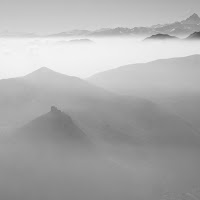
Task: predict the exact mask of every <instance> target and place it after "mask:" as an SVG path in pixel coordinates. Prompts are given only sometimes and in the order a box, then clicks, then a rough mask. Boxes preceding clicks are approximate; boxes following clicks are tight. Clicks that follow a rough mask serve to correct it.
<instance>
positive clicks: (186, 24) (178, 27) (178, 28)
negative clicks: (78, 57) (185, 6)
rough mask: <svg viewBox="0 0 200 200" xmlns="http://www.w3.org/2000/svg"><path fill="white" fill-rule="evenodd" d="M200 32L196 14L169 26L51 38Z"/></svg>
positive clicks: (100, 31) (181, 34) (162, 25)
mask: <svg viewBox="0 0 200 200" xmlns="http://www.w3.org/2000/svg"><path fill="white" fill-rule="evenodd" d="M197 31H200V17H199V16H198V15H197V14H196V13H194V14H193V15H191V16H190V17H188V18H187V19H185V20H183V21H180V22H178V21H177V22H174V23H169V24H158V25H153V26H150V27H134V28H124V27H117V28H113V29H112V28H103V29H99V30H95V31H88V30H74V31H69V32H62V33H58V34H53V35H50V36H51V37H61V36H62V37H69V36H71V37H73V36H94V37H108V36H143V37H146V36H151V35H155V34H158V33H161V34H169V35H172V36H180V37H186V36H188V35H190V34H192V33H194V32H197Z"/></svg>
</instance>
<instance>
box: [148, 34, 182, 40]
mask: <svg viewBox="0 0 200 200" xmlns="http://www.w3.org/2000/svg"><path fill="white" fill-rule="evenodd" d="M175 39H176V40H178V38H177V37H174V36H170V35H168V34H156V35H152V36H150V37H147V38H146V39H145V41H149V40H175Z"/></svg>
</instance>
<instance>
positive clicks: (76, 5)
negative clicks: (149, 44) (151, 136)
mask: <svg viewBox="0 0 200 200" xmlns="http://www.w3.org/2000/svg"><path fill="white" fill-rule="evenodd" d="M194 12H196V13H197V14H200V1H199V0H0V31H3V30H9V31H28V32H38V33H51V32H59V31H65V30H69V29H98V28H102V27H117V26H128V27H134V26H143V25H152V24H157V23H165V22H172V21H176V20H180V19H182V18H185V17H188V16H189V15H190V14H192V13H194Z"/></svg>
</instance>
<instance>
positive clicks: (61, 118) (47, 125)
mask: <svg viewBox="0 0 200 200" xmlns="http://www.w3.org/2000/svg"><path fill="white" fill-rule="evenodd" d="M17 135H18V136H19V137H20V138H22V139H28V140H30V141H38V142H51V143H57V142H58V143H60V144H62V143H64V144H65V143H66V144H67V145H71V146H73V145H85V146H87V145H88V147H89V146H90V145H91V143H90V141H89V138H88V137H87V135H86V134H85V133H84V132H83V131H82V130H81V129H80V128H79V127H78V126H77V125H76V124H75V123H74V122H73V120H72V119H71V117H70V116H69V115H67V114H65V113H64V112H62V111H61V110H59V109H58V108H57V107H55V106H51V110H50V112H48V113H47V114H44V115H42V116H40V117H38V118H36V119H34V120H33V121H31V122H30V123H28V124H27V125H25V126H24V127H22V128H20V129H19V130H18V134H17Z"/></svg>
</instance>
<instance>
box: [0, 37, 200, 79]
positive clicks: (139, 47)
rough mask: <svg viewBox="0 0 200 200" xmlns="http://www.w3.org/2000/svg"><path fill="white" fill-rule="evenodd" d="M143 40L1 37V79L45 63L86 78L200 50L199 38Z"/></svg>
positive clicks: (133, 38) (62, 71)
mask: <svg viewBox="0 0 200 200" xmlns="http://www.w3.org/2000/svg"><path fill="white" fill-rule="evenodd" d="M144 39H145V37H143V38H135V37H121V38H120V37H110V38H106V37H105V38H101V37H100V38H98V37H95V38H79V39H77V38H60V37H55V38H46V37H44V38H21V39H19V38H16V39H15V38H0V65H1V68H0V78H10V77H16V76H22V75H25V74H28V73H30V72H31V71H34V70H36V69H38V68H40V67H43V66H45V67H48V68H50V69H53V70H55V71H59V72H61V73H64V74H67V75H72V76H77V77H81V78H86V77H89V76H91V75H93V74H95V73H97V72H101V71H105V70H108V69H112V68H116V67H119V66H123V65H127V64H134V63H141V62H142V63H143V62H149V61H152V60H157V59H161V58H171V57H183V56H188V55H193V54H198V53H200V48H199V42H198V41H194V42H188V41H184V40H183V41H182V40H180V41H157V42H151V41H150V42H149V41H148V42H144V41H143V40H144ZM16 64H17V70H14V69H15V68H16ZM27 66H28V67H27Z"/></svg>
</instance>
